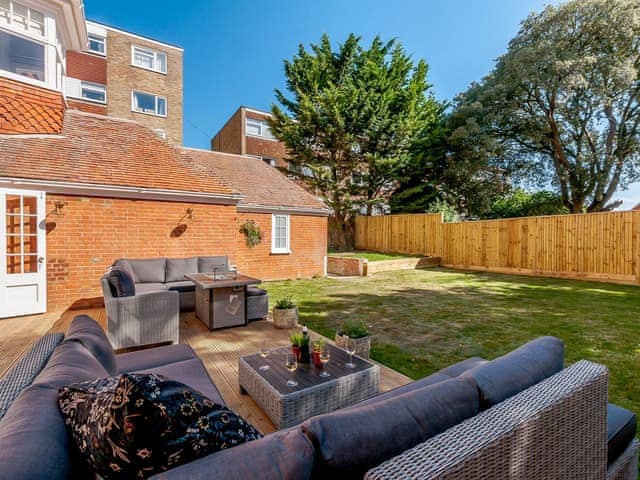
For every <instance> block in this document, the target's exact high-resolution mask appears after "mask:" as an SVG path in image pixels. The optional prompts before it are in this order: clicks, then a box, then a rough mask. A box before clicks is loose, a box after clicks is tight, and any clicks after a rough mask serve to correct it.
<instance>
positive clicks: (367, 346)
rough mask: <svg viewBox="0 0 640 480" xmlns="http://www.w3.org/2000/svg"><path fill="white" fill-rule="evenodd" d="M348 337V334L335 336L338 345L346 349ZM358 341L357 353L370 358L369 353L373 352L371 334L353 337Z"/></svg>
mask: <svg viewBox="0 0 640 480" xmlns="http://www.w3.org/2000/svg"><path fill="white" fill-rule="evenodd" d="M347 338H349V337H347V336H346V335H337V334H336V338H335V342H336V346H338V347H340V348H343V349H346V347H347ZM352 340H355V342H356V355H358V356H359V357H362V358H369V353H370V352H371V335H369V336H366V337H361V338H355V339H352Z"/></svg>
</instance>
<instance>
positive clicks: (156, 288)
mask: <svg viewBox="0 0 640 480" xmlns="http://www.w3.org/2000/svg"><path fill="white" fill-rule="evenodd" d="M166 289H167V284H166V283H158V282H150V283H136V293H137V294H138V295H142V294H144V293H150V292H162V291H163V290H166Z"/></svg>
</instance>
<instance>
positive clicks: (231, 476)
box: [151, 427, 313, 480]
mask: <svg viewBox="0 0 640 480" xmlns="http://www.w3.org/2000/svg"><path fill="white" fill-rule="evenodd" d="M312 469H313V447H312V445H311V442H310V441H309V439H308V438H307V436H306V435H304V434H303V433H302V431H301V430H300V428H299V427H295V428H292V429H289V430H280V431H278V432H275V433H272V434H269V435H267V436H265V437H263V438H261V439H259V440H254V441H252V442H247V443H243V444H242V445H238V446H237V447H233V448H229V449H226V450H221V451H219V452H216V453H214V454H212V455H209V456H207V457H204V458H201V459H199V460H196V461H195V462H190V463H187V464H186V465H181V466H180V467H178V468H174V469H172V470H169V471H167V472H164V473H161V474H158V475H155V476H153V477H151V478H152V479H156V480H159V479H165V480H182V479H186V478H188V479H190V480H210V479H218V478H219V479H224V480H252V479H260V480H308V479H309V478H311V473H312Z"/></svg>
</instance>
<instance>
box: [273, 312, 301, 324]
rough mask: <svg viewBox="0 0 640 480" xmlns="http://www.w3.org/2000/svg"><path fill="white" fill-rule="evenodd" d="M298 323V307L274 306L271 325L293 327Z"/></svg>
mask: <svg viewBox="0 0 640 480" xmlns="http://www.w3.org/2000/svg"><path fill="white" fill-rule="evenodd" d="M297 325H298V307H294V308H274V309H273V326H274V327H276V328H293V327H295V326H297Z"/></svg>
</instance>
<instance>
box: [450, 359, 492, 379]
mask: <svg viewBox="0 0 640 480" xmlns="http://www.w3.org/2000/svg"><path fill="white" fill-rule="evenodd" d="M487 362H488V360H485V359H484V358H480V357H471V358H467V359H466V360H462V361H461V362H458V363H454V364H453V365H449V366H448V367H446V368H443V369H442V370H438V373H441V374H443V375H448V376H449V377H457V376H458V375H461V374H463V373H464V372H466V371H467V370H471V369H472V368H475V367H477V366H478V365H484V364H485V363H487Z"/></svg>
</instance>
